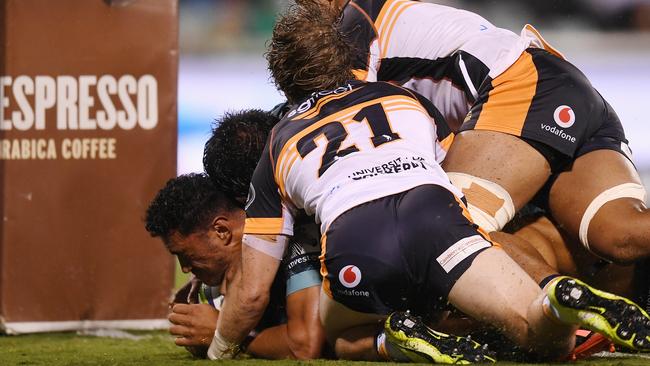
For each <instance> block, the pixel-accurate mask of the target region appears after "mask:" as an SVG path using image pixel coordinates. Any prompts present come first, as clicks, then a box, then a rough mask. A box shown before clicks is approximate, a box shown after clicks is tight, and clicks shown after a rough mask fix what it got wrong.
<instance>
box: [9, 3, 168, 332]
mask: <svg viewBox="0 0 650 366" xmlns="http://www.w3.org/2000/svg"><path fill="white" fill-rule="evenodd" d="M177 10H178V6H177V0H113V1H111V0H57V1H51V0H0V190H1V191H2V194H1V195H0V211H1V213H2V220H1V221H0V332H1V331H4V332H6V333H14V334H15V333H28V332H38V331H51V330H72V329H83V328H153V327H160V326H164V325H165V324H166V323H165V320H164V318H165V317H166V314H167V301H168V299H169V295H170V292H171V288H172V286H173V277H174V276H173V271H174V267H173V258H172V257H171V256H170V255H169V254H168V253H166V251H165V249H164V247H163V245H162V244H161V243H160V242H159V241H157V240H154V239H152V238H150V237H149V236H148V234H147V232H146V231H145V230H144V228H143V216H144V212H145V210H146V207H147V205H148V203H149V201H150V200H151V199H152V198H153V196H154V195H155V193H156V191H157V190H158V189H159V188H160V187H162V185H163V184H164V183H165V181H166V180H167V179H169V178H171V177H173V176H174V175H175V174H176V140H177V128H176V125H177V108H176V92H177V69H178V13H177Z"/></svg>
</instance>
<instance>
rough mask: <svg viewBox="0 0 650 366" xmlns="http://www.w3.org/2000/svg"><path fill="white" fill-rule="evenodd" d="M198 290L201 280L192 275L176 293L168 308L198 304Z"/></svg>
mask: <svg viewBox="0 0 650 366" xmlns="http://www.w3.org/2000/svg"><path fill="white" fill-rule="evenodd" d="M200 289H201V280H199V279H198V278H196V277H195V276H194V275H192V277H191V278H190V280H189V281H187V283H186V284H184V285H183V287H181V288H180V289H179V290H178V291H176V293H175V294H174V297H173V298H172V301H171V303H170V304H169V306H170V308H171V307H173V306H174V305H175V304H198V303H199V291H200Z"/></svg>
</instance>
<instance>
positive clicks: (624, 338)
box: [544, 276, 650, 352]
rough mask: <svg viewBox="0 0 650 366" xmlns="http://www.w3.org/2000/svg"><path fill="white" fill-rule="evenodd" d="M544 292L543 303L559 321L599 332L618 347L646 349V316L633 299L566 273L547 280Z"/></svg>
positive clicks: (649, 337)
mask: <svg viewBox="0 0 650 366" xmlns="http://www.w3.org/2000/svg"><path fill="white" fill-rule="evenodd" d="M546 295H547V296H546V298H545V299H544V306H545V307H546V309H547V310H550V311H551V312H552V313H553V314H554V315H555V316H556V317H557V318H558V319H560V320H561V321H563V322H567V323H573V324H578V325H580V326H581V327H582V328H587V329H590V330H593V331H594V332H598V333H601V334H603V335H604V336H606V337H607V338H609V339H611V340H612V341H614V343H617V344H619V345H621V346H624V347H627V348H631V349H634V350H637V351H642V352H650V316H648V313H646V312H645V311H644V310H643V309H642V308H641V307H640V306H639V305H637V304H635V303H634V302H633V301H631V300H628V299H626V298H624V297H622V296H618V295H614V294H610V293H608V292H605V291H600V290H597V289H595V288H593V287H591V286H589V285H587V284H586V283H584V282H582V281H580V280H578V279H575V278H572V277H567V276H561V277H558V278H556V279H554V280H553V281H551V282H550V283H549V284H548V286H547V287H546Z"/></svg>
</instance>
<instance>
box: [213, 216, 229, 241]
mask: <svg viewBox="0 0 650 366" xmlns="http://www.w3.org/2000/svg"><path fill="white" fill-rule="evenodd" d="M230 225H231V222H230V221H228V219H227V218H226V217H224V216H217V217H215V218H214V219H213V220H212V230H214V233H215V234H216V235H217V236H218V237H219V239H221V240H224V241H228V240H229V239H230V237H231V236H232V231H231V228H230Z"/></svg>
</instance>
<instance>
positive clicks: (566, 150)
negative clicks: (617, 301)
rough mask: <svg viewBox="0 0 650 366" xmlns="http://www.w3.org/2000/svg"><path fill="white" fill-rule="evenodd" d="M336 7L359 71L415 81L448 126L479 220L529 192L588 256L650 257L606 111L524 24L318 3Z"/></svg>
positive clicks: (490, 218) (460, 13) (451, 163)
mask: <svg viewBox="0 0 650 366" xmlns="http://www.w3.org/2000/svg"><path fill="white" fill-rule="evenodd" d="M320 1H321V2H322V3H325V4H333V5H334V7H335V9H337V10H338V9H343V10H342V18H341V19H342V21H341V24H340V27H341V30H342V31H343V32H344V33H347V34H349V35H350V36H351V37H352V38H353V40H352V42H353V44H354V45H355V49H356V50H357V51H358V53H357V57H356V58H355V68H356V70H355V75H356V76H357V77H358V78H360V79H362V80H367V81H377V80H379V81H389V82H392V83H396V84H398V85H403V86H405V87H408V88H411V89H413V90H415V91H417V92H419V93H421V94H422V95H424V96H425V97H426V98H428V99H429V100H431V102H433V104H434V105H435V106H436V107H438V108H439V109H440V111H441V112H442V114H443V115H444V116H445V118H446V119H447V122H448V123H449V124H450V126H451V127H452V130H454V132H458V134H457V135H456V138H455V141H454V144H453V145H452V147H451V149H450V151H449V154H448V156H447V158H446V160H445V162H444V164H443V168H444V169H445V171H446V172H447V174H448V175H449V177H450V179H451V181H452V183H453V184H454V185H456V186H457V187H459V188H460V189H461V190H462V191H463V192H464V193H465V197H466V198H467V200H468V208H469V210H470V212H471V213H472V217H473V218H474V220H475V222H476V223H477V224H479V225H480V226H481V227H482V228H484V229H485V230H487V231H497V230H500V229H501V228H503V226H504V225H505V224H506V223H507V222H508V221H510V219H512V217H513V215H514V214H515V212H517V211H518V210H519V209H521V208H522V207H523V206H524V205H525V204H526V203H528V202H530V201H531V200H532V199H533V197H535V196H537V199H538V202H537V204H538V205H540V206H542V207H544V208H547V209H548V210H549V213H550V215H551V216H552V218H553V220H554V221H555V222H556V223H557V224H558V225H559V226H561V227H563V228H564V229H566V231H567V232H568V233H569V234H570V235H571V236H572V238H574V239H576V240H579V241H580V242H581V243H582V245H583V246H584V247H585V248H586V249H587V250H589V251H591V252H592V253H594V254H595V255H597V256H599V257H602V258H605V259H606V260H609V261H612V262H616V263H621V264H625V263H631V262H637V261H640V260H642V259H644V258H648V256H650V211H648V209H647V207H646V205H645V199H646V190H645V189H644V187H643V186H642V185H641V180H640V178H639V175H638V173H637V171H636V168H635V167H634V164H633V162H632V156H631V150H630V148H629V147H628V141H627V139H626V137H625V133H624V131H623V127H622V125H621V122H620V121H619V119H618V117H617V115H616V113H615V112H614V110H613V108H612V107H611V106H610V105H609V104H608V103H607V101H605V100H604V99H603V97H602V96H601V95H600V94H599V93H598V91H596V90H595V89H594V88H593V87H592V86H591V84H590V83H589V80H588V79H587V78H586V77H585V75H583V74H582V72H580V70H578V69H577V68H576V67H575V66H573V65H572V64H571V63H569V62H568V61H567V60H566V59H565V58H564V56H563V55H562V54H561V53H560V52H558V51H557V50H556V49H554V48H553V47H552V46H551V45H549V44H548V42H546V41H545V40H544V39H543V38H542V37H541V35H540V34H539V32H538V31H537V30H536V29H535V28H533V27H532V26H531V25H526V26H525V27H524V28H523V30H522V31H521V34H520V35H517V34H515V33H513V32H511V31H509V30H505V29H502V28H498V27H495V26H494V25H492V24H491V23H490V22H489V21H487V20H486V19H484V18H482V17H481V16H479V15H477V14H474V13H471V12H468V11H465V10H460V9H455V8H452V7H447V6H442V5H436V4H431V3H420V2H417V1H411V0H351V1H339V0H320Z"/></svg>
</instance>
